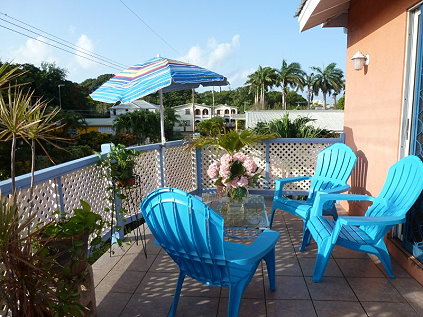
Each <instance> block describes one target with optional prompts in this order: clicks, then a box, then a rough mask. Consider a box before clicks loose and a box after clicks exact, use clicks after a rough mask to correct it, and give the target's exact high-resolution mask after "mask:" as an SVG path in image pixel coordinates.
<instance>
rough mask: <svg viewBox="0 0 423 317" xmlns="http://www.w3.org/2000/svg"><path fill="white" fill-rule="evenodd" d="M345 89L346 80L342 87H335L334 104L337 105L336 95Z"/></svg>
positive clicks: (333, 93)
mask: <svg viewBox="0 0 423 317" xmlns="http://www.w3.org/2000/svg"><path fill="white" fill-rule="evenodd" d="M343 89H345V81H343V82H342V85H341V87H337V88H336V89H333V92H332V97H333V106H334V107H336V102H337V100H336V97H337V96H338V95H339V94H340V93H341V90H343Z"/></svg>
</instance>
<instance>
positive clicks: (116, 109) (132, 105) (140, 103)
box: [110, 100, 160, 118]
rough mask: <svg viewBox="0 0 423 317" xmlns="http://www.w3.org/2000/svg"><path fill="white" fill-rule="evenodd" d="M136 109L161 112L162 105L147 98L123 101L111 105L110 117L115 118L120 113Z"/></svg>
mask: <svg viewBox="0 0 423 317" xmlns="http://www.w3.org/2000/svg"><path fill="white" fill-rule="evenodd" d="M136 110H147V111H151V112H159V111H160V106H159V105H155V104H154V103H150V102H147V101H145V100H135V101H131V102H126V103H121V104H118V105H116V106H113V107H110V118H114V117H116V116H118V115H120V114H125V113H127V112H133V111H136Z"/></svg>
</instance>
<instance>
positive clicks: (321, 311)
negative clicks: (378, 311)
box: [313, 301, 367, 317]
mask: <svg viewBox="0 0 423 317" xmlns="http://www.w3.org/2000/svg"><path fill="white" fill-rule="evenodd" d="M313 304H314V308H315V309H316V312H317V315H318V316H319V317H341V316H342V317H367V314H366V312H365V311H364V309H363V307H362V306H361V304H360V303H359V302H345V301H343V302H341V301H313Z"/></svg>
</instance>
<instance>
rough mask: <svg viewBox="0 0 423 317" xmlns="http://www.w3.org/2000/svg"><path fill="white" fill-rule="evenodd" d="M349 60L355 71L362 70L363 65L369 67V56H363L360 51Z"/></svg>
mask: <svg viewBox="0 0 423 317" xmlns="http://www.w3.org/2000/svg"><path fill="white" fill-rule="evenodd" d="M351 60H352V61H353V67H354V69H355V70H362V69H363V67H364V65H369V62H370V56H369V55H363V54H362V53H361V52H360V51H357V53H355V54H354V56H353V57H351Z"/></svg>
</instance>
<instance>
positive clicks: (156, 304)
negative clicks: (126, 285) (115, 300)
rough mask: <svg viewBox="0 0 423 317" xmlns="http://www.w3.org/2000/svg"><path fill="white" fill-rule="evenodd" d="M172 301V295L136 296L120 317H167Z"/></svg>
mask: <svg viewBox="0 0 423 317" xmlns="http://www.w3.org/2000/svg"><path fill="white" fill-rule="evenodd" d="M172 300H173V296H172V295H170V294H146V293H140V294H134V295H133V296H132V297H131V299H130V300H129V302H128V304H127V305H126V307H125V309H124V310H123V312H122V314H121V315H120V316H122V317H162V316H163V317H165V316H167V314H168V312H169V310H170V307H171V305H172ZM115 316H117V315H115ZM99 317H101V316H100V315H99Z"/></svg>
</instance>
